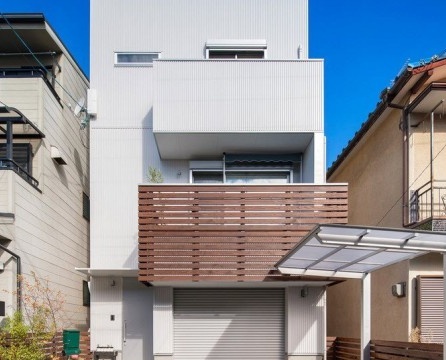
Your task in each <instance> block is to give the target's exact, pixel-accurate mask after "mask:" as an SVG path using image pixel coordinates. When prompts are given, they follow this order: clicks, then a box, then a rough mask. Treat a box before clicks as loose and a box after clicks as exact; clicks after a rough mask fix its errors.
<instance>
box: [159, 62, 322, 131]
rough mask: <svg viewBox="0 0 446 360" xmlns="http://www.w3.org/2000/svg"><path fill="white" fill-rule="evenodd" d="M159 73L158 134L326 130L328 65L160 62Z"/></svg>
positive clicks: (301, 63)
mask: <svg viewBox="0 0 446 360" xmlns="http://www.w3.org/2000/svg"><path fill="white" fill-rule="evenodd" d="M154 70H155V86H156V88H157V91H156V94H155V100H154V108H153V114H154V118H153V129H154V132H174V133H175V132H190V133H194V132H220V133H228V132H229V133H231V132H313V131H323V128H324V127H323V62H322V61H248V60H247V61H158V62H157V63H156V64H155V65H154ZM272 120H274V121H272Z"/></svg>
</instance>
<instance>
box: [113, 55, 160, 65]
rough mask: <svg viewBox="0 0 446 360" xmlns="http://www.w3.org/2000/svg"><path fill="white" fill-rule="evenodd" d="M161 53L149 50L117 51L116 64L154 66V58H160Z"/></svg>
mask: <svg viewBox="0 0 446 360" xmlns="http://www.w3.org/2000/svg"><path fill="white" fill-rule="evenodd" d="M159 55H160V54H159V53H155V52H152V53H148V52H138V53H130V52H117V53H115V65H117V66H152V65H153V60H156V59H159Z"/></svg>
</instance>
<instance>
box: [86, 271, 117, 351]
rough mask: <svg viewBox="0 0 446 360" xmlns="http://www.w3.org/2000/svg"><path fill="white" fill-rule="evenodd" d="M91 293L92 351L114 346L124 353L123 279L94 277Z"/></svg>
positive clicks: (91, 282) (91, 283)
mask: <svg viewBox="0 0 446 360" xmlns="http://www.w3.org/2000/svg"><path fill="white" fill-rule="evenodd" d="M90 291H91V299H90V300H91V305H90V316H91V328H90V334H91V335H90V336H91V337H90V343H91V349H92V350H94V349H96V347H97V346H113V347H114V348H115V350H119V351H122V330H123V329H122V327H123V321H122V320H123V319H122V278H119V277H92V278H91V281H90ZM112 315H114V320H112Z"/></svg>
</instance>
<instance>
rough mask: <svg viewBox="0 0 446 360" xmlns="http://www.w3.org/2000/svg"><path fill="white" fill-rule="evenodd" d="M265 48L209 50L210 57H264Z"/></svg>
mask: <svg viewBox="0 0 446 360" xmlns="http://www.w3.org/2000/svg"><path fill="white" fill-rule="evenodd" d="M264 58H265V52H264V51H263V50H253V51H249V50H209V59H264Z"/></svg>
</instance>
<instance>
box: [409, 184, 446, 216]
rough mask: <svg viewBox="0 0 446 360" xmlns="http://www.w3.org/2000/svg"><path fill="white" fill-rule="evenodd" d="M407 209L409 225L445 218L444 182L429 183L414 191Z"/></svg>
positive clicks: (445, 186) (445, 188) (445, 198)
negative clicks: (408, 210)
mask: <svg viewBox="0 0 446 360" xmlns="http://www.w3.org/2000/svg"><path fill="white" fill-rule="evenodd" d="M409 209H410V212H409V214H410V215H409V219H410V222H411V223H418V222H421V221H424V220H427V219H434V218H446V180H436V181H434V182H431V181H429V182H427V183H425V184H424V185H423V186H421V187H419V188H418V189H417V190H415V191H414V192H413V193H412V195H411V197H410V204H409Z"/></svg>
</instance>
